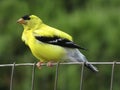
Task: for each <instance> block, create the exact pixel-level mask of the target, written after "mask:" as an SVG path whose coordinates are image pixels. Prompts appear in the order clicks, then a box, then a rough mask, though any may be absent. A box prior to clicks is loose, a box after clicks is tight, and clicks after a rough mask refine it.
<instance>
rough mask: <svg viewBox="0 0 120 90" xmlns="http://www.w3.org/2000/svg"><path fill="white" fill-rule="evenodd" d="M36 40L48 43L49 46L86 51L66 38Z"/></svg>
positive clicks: (41, 38) (44, 37)
mask: <svg viewBox="0 0 120 90" xmlns="http://www.w3.org/2000/svg"><path fill="white" fill-rule="evenodd" d="M35 38H36V39H37V40H39V41H41V42H44V43H48V44H53V45H58V46H62V47H68V48H79V49H83V50H85V49H84V48H82V47H80V46H78V45H77V44H75V43H74V42H72V41H70V40H68V39H65V38H60V37H57V36H54V37H46V36H35Z"/></svg>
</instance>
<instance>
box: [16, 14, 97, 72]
mask: <svg viewBox="0 0 120 90" xmlns="http://www.w3.org/2000/svg"><path fill="white" fill-rule="evenodd" d="M17 22H18V23H20V24H22V25H23V27H24V31H23V33H22V40H23V41H24V42H25V44H26V45H28V47H29V48H30V50H31V52H32V54H33V55H34V56H35V57H36V58H37V59H39V60H40V61H41V62H50V61H52V62H58V61H76V62H77V61H78V62H86V64H85V65H86V66H87V67H88V68H90V69H91V70H92V71H95V72H96V71H98V70H97V69H96V68H95V67H94V66H93V65H91V64H88V63H87V59H86V58H85V56H84V55H83V54H82V53H81V52H80V51H79V50H78V49H77V48H80V49H83V48H81V47H79V46H78V45H76V44H75V43H74V42H73V41H72V37H71V36H70V35H68V34H67V33H65V32H62V31H60V30H58V29H55V28H53V27H50V26H48V25H46V24H44V23H43V22H42V20H41V19H40V18H39V17H37V16H35V15H26V16H23V17H22V18H20V19H19V20H18V21H17Z"/></svg>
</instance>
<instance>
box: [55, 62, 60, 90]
mask: <svg viewBox="0 0 120 90" xmlns="http://www.w3.org/2000/svg"><path fill="white" fill-rule="evenodd" d="M58 69H59V62H58V63H57V65H56V73H55V84H54V90H57V84H58V83H57V82H58Z"/></svg>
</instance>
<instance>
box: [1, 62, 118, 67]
mask: <svg viewBox="0 0 120 90" xmlns="http://www.w3.org/2000/svg"><path fill="white" fill-rule="evenodd" d="M83 63H84V62H64V63H59V64H63V65H69V64H72V65H75V64H83ZM87 63H89V64H108V65H109V64H110V65H111V64H113V62H87ZM46 64H47V63H42V66H44V65H46ZM115 64H120V62H115ZM13 65H14V64H0V67H6V66H13ZM33 65H34V63H19V64H15V66H33ZM53 65H57V63H53Z"/></svg>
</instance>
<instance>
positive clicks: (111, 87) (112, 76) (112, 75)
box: [110, 62, 116, 90]
mask: <svg viewBox="0 0 120 90" xmlns="http://www.w3.org/2000/svg"><path fill="white" fill-rule="evenodd" d="M115 64H116V62H113V65H112V72H111V83H110V90H113V78H114V68H115Z"/></svg>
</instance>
